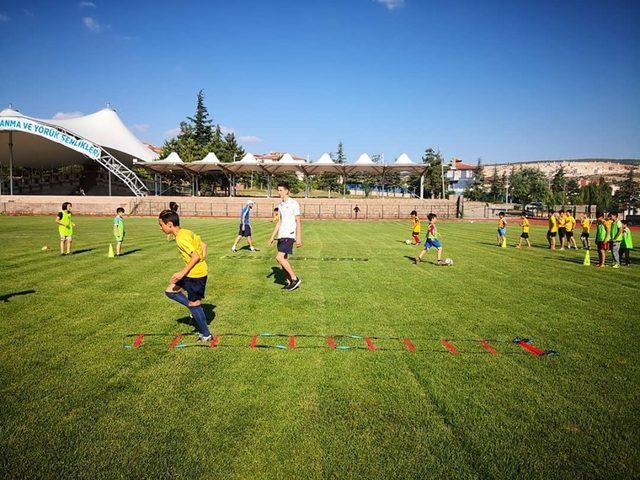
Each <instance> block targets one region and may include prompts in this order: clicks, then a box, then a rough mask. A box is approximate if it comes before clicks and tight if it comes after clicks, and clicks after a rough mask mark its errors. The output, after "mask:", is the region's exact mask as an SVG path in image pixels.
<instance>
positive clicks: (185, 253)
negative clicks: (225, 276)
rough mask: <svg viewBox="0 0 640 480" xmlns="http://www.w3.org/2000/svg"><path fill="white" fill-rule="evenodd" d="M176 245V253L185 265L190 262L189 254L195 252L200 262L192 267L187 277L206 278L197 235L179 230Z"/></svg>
mask: <svg viewBox="0 0 640 480" xmlns="http://www.w3.org/2000/svg"><path fill="white" fill-rule="evenodd" d="M176 245H177V246H178V251H179V252H180V255H181V256H182V259H183V260H184V263H185V265H187V264H188V263H189V262H190V261H191V254H192V253H193V252H196V253H197V254H198V257H200V261H199V262H198V263H196V264H195V265H194V267H193V268H192V269H191V271H190V272H189V273H188V274H187V277H191V278H201V277H206V276H207V273H208V268H207V262H206V261H205V260H204V257H203V256H202V240H201V239H200V237H199V236H198V235H196V234H195V233H193V232H192V231H191V230H187V229H186V228H181V229H180V230H179V231H178V233H177V234H176Z"/></svg>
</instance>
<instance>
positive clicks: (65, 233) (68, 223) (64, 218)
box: [56, 202, 76, 255]
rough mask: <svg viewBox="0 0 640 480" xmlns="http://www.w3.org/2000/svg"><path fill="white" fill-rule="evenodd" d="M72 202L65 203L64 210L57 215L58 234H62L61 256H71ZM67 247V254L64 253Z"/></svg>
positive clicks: (73, 224)
mask: <svg viewBox="0 0 640 480" xmlns="http://www.w3.org/2000/svg"><path fill="white" fill-rule="evenodd" d="M71 207H72V205H71V202H64V203H63V204H62V210H60V211H59V212H58V215H56V223H57V224H58V234H60V255H71V244H72V243H73V227H75V226H76V224H75V223H73V219H72V217H71ZM65 244H66V245H67V253H65V252H64V246H65Z"/></svg>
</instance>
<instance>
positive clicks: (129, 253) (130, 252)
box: [120, 248, 142, 257]
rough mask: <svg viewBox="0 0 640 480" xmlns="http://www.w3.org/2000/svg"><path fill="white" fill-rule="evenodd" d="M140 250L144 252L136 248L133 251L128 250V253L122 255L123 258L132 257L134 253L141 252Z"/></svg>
mask: <svg viewBox="0 0 640 480" xmlns="http://www.w3.org/2000/svg"><path fill="white" fill-rule="evenodd" d="M140 250H142V249H141V248H134V249H133V250H127V251H126V252H123V253H121V254H120V256H121V257H124V256H126V255H131V254H133V253H136V252H139V251H140Z"/></svg>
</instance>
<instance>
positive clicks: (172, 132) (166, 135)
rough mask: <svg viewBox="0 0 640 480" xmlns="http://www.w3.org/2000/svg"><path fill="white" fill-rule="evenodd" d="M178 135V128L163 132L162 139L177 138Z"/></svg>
mask: <svg viewBox="0 0 640 480" xmlns="http://www.w3.org/2000/svg"><path fill="white" fill-rule="evenodd" d="M179 134H180V127H176V128H172V129H171V130H167V131H166V132H164V138H173V137H177V136H178V135H179Z"/></svg>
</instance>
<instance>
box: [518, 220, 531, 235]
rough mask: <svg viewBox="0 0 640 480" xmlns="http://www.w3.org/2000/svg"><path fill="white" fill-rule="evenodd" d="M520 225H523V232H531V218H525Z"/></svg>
mask: <svg viewBox="0 0 640 480" xmlns="http://www.w3.org/2000/svg"><path fill="white" fill-rule="evenodd" d="M520 226H521V227H522V233H529V219H527V218H523V219H522V222H520Z"/></svg>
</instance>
